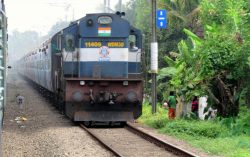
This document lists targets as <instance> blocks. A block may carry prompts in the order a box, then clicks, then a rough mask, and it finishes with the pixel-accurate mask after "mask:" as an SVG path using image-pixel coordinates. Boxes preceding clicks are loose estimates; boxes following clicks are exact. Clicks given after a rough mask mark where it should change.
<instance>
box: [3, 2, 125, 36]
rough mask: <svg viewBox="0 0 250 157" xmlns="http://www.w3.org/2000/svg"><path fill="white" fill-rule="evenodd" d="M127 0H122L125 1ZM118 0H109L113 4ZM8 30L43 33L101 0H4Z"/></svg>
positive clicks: (95, 8) (94, 9) (94, 7)
mask: <svg viewBox="0 0 250 157" xmlns="http://www.w3.org/2000/svg"><path fill="white" fill-rule="evenodd" d="M126 1H128V0H123V3H125V2H126ZM117 2H118V0H111V6H114V5H115V4H116V3H117ZM5 3H6V12H7V16H8V30H9V33H11V32H12V31H13V30H18V31H21V32H23V31H26V30H34V31H37V32H39V33H40V35H45V34H47V32H48V31H49V30H50V28H51V27H52V26H53V24H55V23H56V22H57V21H60V20H66V19H67V21H71V20H72V19H73V17H74V19H79V18H81V17H83V16H85V14H86V13H94V12H102V10H98V8H100V5H101V4H102V3H103V0H5Z"/></svg>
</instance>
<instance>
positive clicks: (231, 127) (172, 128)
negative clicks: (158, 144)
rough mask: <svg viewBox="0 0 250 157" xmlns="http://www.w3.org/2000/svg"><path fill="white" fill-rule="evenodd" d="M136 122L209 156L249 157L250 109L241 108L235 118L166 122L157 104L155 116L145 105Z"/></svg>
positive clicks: (165, 117)
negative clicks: (181, 140)
mask: <svg viewBox="0 0 250 157" xmlns="http://www.w3.org/2000/svg"><path fill="white" fill-rule="evenodd" d="M139 122H141V123H144V124H146V125H148V126H150V127H152V128H155V129H158V131H159V132H161V133H164V134H168V135H171V136H174V137H176V138H178V139H183V140H185V141H187V142H188V143H190V144H191V145H192V146H194V147H196V148H200V149H202V150H204V151H205V152H207V153H209V154H211V155H221V156H226V157H250V110H249V109H247V108H242V109H241V112H240V115H239V117H238V118H237V119H233V118H228V119H216V120H214V121H200V120H195V119H175V120H169V119H168V118H167V110H166V109H163V108H161V107H160V105H158V106H157V113H156V114H155V115H152V113H151V106H150V105H148V104H147V103H145V104H144V106H143V114H142V116H141V117H140V119H139Z"/></svg>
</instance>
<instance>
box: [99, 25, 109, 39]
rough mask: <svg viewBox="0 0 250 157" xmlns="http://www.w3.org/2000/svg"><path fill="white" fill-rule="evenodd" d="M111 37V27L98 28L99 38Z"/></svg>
mask: <svg viewBox="0 0 250 157" xmlns="http://www.w3.org/2000/svg"><path fill="white" fill-rule="evenodd" d="M110 35H111V28H110V27H99V28H98V36H101V37H108V36H110Z"/></svg>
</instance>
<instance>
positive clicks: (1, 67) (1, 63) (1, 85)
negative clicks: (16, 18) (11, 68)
mask: <svg viewBox="0 0 250 157" xmlns="http://www.w3.org/2000/svg"><path fill="white" fill-rule="evenodd" d="M7 48H8V45H7V17H6V13H5V4H4V0H1V2H0V122H1V125H0V131H1V130H2V125H3V117H4V107H5V104H6V69H7V67H6V61H7V59H6V58H7ZM1 132H2V131H1ZM0 136H1V133H0ZM0 139H1V137H0Z"/></svg>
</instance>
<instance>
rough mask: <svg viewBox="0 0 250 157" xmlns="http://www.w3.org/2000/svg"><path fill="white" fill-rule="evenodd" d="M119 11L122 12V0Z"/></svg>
mask: <svg viewBox="0 0 250 157" xmlns="http://www.w3.org/2000/svg"><path fill="white" fill-rule="evenodd" d="M119 11H120V12H122V0H119Z"/></svg>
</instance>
